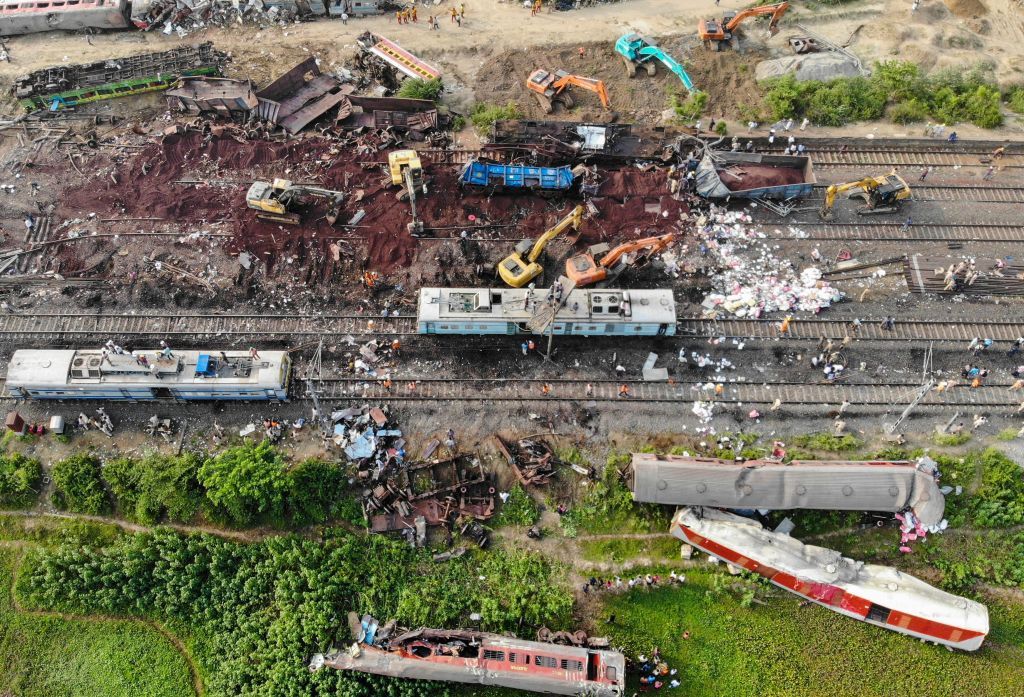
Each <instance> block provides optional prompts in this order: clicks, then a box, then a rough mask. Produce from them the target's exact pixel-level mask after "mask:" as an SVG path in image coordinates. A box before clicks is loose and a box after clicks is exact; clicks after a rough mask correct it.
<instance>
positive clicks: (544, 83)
mask: <svg viewBox="0 0 1024 697" xmlns="http://www.w3.org/2000/svg"><path fill="white" fill-rule="evenodd" d="M570 85H571V86H573V87H581V88H583V89H585V90H590V91H591V92H596V93H597V96H598V97H599V98H600V99H601V106H603V107H604V108H605V109H610V108H611V102H610V100H609V99H608V90H606V89H605V86H604V82H603V81H601V80H595V79H594V78H591V77H583V76H582V75H570V74H569V73H567V72H565V71H564V70H556V71H554V72H553V73H551V72H548V71H547V70H541V69H539V68H538V69H537V70H534V71H533V72H532V73H530V77H528V78H526V87H527V89H529V90H530V91H531V92H533V96H534V97H536V98H537V101H538V102H540V105H541V108H543V109H544V113H545V114H550V113H551V111H552V110H553V109H554V106H555V103H556V102H561V103H562V104H563V105H564V106H565V108H567V109H570V108H572V105H573V101H572V97H570V96H569V94H568V93H567V92H566V91H565V88H566V87H569V86H570Z"/></svg>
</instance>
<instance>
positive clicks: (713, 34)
mask: <svg viewBox="0 0 1024 697" xmlns="http://www.w3.org/2000/svg"><path fill="white" fill-rule="evenodd" d="M788 9H789V3H788V2H780V3H777V4H775V5H759V6H757V7H748V8H747V9H745V10H740V11H739V12H736V10H727V11H726V12H725V14H724V15H723V16H722V19H720V20H718V19H702V20H700V22H699V23H698V24H697V34H698V35H699V36H700V40H701V41H703V42H704V43H705V44H706V45H707V46H708V47H709V48H713V49H714V50H716V51H721V50H722V44H727V43H730V42H731V41H732V38H733V32H734V31H735V30H736V28H737V27H738V26H739V25H740V24H741V23H742V22H743V21H744V20H745V19H747V18H749V17H764V16H768V15H770V16H771V20H770V21H769V23H768V33H769V35H771V36H775V34H776V33H777V32H778V31H779V20H780V19H782V15H784V14H786V10H788Z"/></svg>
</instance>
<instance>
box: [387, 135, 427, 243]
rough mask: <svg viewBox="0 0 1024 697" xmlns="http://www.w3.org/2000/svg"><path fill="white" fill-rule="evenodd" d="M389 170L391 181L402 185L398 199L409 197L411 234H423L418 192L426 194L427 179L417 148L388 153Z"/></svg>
mask: <svg viewBox="0 0 1024 697" xmlns="http://www.w3.org/2000/svg"><path fill="white" fill-rule="evenodd" d="M388 171H389V172H390V173H391V183H392V184H393V185H395V186H400V187H402V188H401V190H400V191H399V192H398V200H399V201H404V200H405V199H409V207H410V208H411V209H412V222H411V223H409V224H408V225H407V226H406V227H407V228H408V230H409V234H410V235H413V236H415V235H421V234H423V223H422V222H421V221H420V220H419V218H418V217H417V216H416V194H417V193H420V194H423V195H426V193H427V180H426V178H425V177H424V176H423V163H422V162H420V156H419V153H417V152H416V151H415V150H396V151H394V152H392V153H389V154H388Z"/></svg>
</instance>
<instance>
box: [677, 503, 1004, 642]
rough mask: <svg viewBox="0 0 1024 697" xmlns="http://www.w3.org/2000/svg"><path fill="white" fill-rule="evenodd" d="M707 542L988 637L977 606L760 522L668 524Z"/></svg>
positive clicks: (726, 517) (721, 515)
mask: <svg viewBox="0 0 1024 697" xmlns="http://www.w3.org/2000/svg"><path fill="white" fill-rule="evenodd" d="M672 524H673V528H675V527H676V526H683V527H687V528H689V529H691V530H693V531H694V532H695V533H697V534H698V535H700V536H702V537H704V538H706V539H707V540H709V541H711V542H716V543H718V544H720V545H722V546H724V547H727V548H729V549H731V550H733V551H734V552H738V553H739V554H742V555H743V556H745V557H747V558H748V559H751V560H753V561H756V562H758V563H760V564H764V565H765V566H768V567H771V568H773V569H777V570H779V571H782V572H784V573H788V574H791V575H793V576H795V577H796V578H798V579H799V580H801V581H804V582H808V583H823V584H829V585H834V586H838V587H840V588H843V589H844V590H849V592H850V593H851V594H853V595H856V596H858V597H861V598H863V599H865V600H867V601H868V602H871V603H875V604H877V605H881V606H883V607H886V608H889V609H892V610H896V611H898V612H903V613H907V614H911V615H914V616H916V617H921V618H923V619H928V620H932V621H935V622H941V623H943V624H947V625H952V626H955V627H958V628H962V629H968V630H973V631H977V632H981V633H985V634H987V633H988V629H989V622H988V609H987V608H986V607H985V606H984V605H982V604H981V603H978V602H975V601H973V600H968V599H967V598H962V597H960V596H957V595H953V594H951V593H947V592H945V591H942V590H939V589H938V588H935V587H934V586H930V585H928V584H927V583H925V582H924V581H922V580H920V579H919V578H916V577H914V576H911V575H910V574H905V573H903V572H901V571H898V570H896V569H894V568H892V567H889V566H879V565H877V564H865V563H864V562H860V561H856V560H854V559H850V558H849V557H844V556H843V555H842V554H840V553H839V552H837V551H835V550H832V549H826V548H825V547H815V546H813V545H806V544H804V543H803V542H800V541H799V540H797V539H794V538H792V537H790V536H789V535H784V534H781V533H776V532H772V531H770V530H765V529H764V528H763V527H762V526H761V524H760V523H758V522H756V521H754V520H750V519H749V518H743V517H741V516H738V515H735V514H733V513H727V512H725V511H718V510H715V509H711V508H683V509H681V510H680V511H679V512H678V513H676V515H675V517H674V518H673V520H672Z"/></svg>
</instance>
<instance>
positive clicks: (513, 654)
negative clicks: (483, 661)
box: [508, 651, 516, 663]
mask: <svg viewBox="0 0 1024 697" xmlns="http://www.w3.org/2000/svg"><path fill="white" fill-rule="evenodd" d="M508 662H509V663H515V662H516V652H515V651H511V652H509V654H508Z"/></svg>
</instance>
